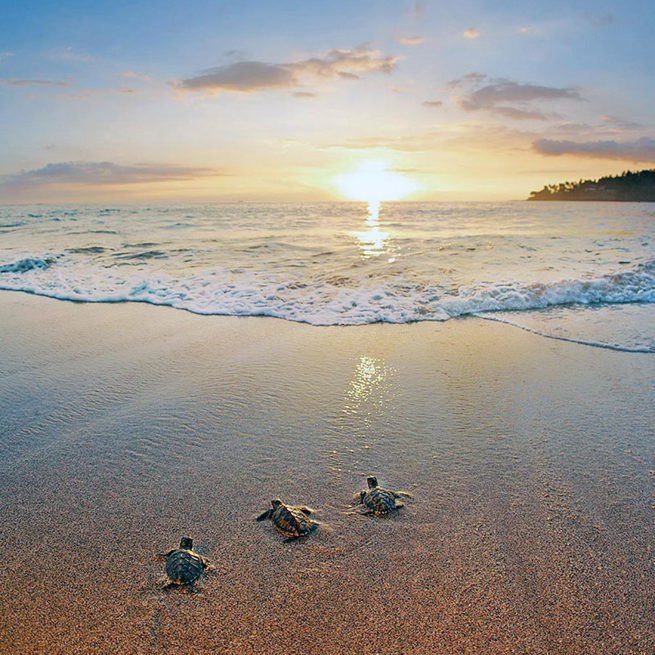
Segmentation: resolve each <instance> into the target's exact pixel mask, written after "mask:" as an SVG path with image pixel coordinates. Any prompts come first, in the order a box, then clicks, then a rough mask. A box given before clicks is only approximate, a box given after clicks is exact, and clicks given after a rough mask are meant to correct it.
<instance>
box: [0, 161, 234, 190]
mask: <svg viewBox="0 0 655 655" xmlns="http://www.w3.org/2000/svg"><path fill="white" fill-rule="evenodd" d="M221 174H222V173H221V172H220V171H217V170H214V169H211V168H191V167H184V166H169V165H167V164H135V165H132V166H130V165H123V164H116V163H113V162H108V161H103V162H89V161H68V162H56V163H51V164H47V165H46V166H43V167H42V168H35V169H32V170H28V171H20V172H18V173H14V174H12V175H4V176H1V177H0V186H5V187H21V188H24V187H38V186H44V185H48V184H76V185H103V184H108V185H111V184H144V183H148V182H171V181H176V180H190V179H194V178H198V177H208V176H216V175H221Z"/></svg>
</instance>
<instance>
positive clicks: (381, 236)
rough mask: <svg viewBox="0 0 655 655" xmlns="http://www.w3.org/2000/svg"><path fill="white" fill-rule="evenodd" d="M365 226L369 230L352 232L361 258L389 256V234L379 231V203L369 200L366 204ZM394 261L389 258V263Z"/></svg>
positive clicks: (392, 258)
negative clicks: (356, 240)
mask: <svg viewBox="0 0 655 655" xmlns="http://www.w3.org/2000/svg"><path fill="white" fill-rule="evenodd" d="M366 225H368V226H369V228H370V229H368V230H365V231H363V232H353V233H352V234H353V236H355V237H356V238H357V239H358V241H359V247H360V250H361V254H362V257H364V259H368V258H369V257H379V256H380V255H385V254H389V248H388V241H389V237H390V233H389V232H386V231H384V230H382V229H380V202H379V201H376V200H371V201H370V202H369V203H368V215H367V217H366ZM393 261H395V258H394V257H390V258H389V263H391V262H393Z"/></svg>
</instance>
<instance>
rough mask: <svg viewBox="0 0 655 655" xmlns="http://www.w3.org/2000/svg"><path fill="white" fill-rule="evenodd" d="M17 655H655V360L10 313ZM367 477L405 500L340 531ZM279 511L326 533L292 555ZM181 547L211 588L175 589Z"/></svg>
mask: <svg viewBox="0 0 655 655" xmlns="http://www.w3.org/2000/svg"><path fill="white" fill-rule="evenodd" d="M0 326H1V328H0V330H1V339H0V448H1V452H2V456H1V459H0V544H1V545H2V549H3V553H2V556H3V564H4V565H3V567H2V570H1V571H0V595H1V598H0V652H2V653H20V654H29V653H39V654H42V653H47V654H57V653H62V654H67V655H69V654H75V653H86V654H88V653H102V654H105V653H106V654H109V653H121V654H131V653H144V654H146V653H147V654H150V653H153V654H154V653H158V654H159V653H161V654H162V655H163V654H167V655H168V654H175V653H185V654H186V653H193V654H194V655H199V654H210V653H211V654H214V655H215V654H223V653H225V654H228V653H229V654H234V655H240V654H249V653H257V654H272V655H276V654H278V653H279V654H281V653H285V654H287V655H288V654H290V653H302V654H307V653H312V654H316V653H321V654H322V653H325V654H327V655H332V654H346V653H348V654H350V653H353V654H355V653H356V654H371V655H372V654H374V653H376V654H380V655H387V654H388V655H399V654H405V655H408V654H414V653H438V654H449V653H457V654H460V655H461V654H465V653H471V654H473V653H475V654H480V655H495V654H496V653H522V654H537V653H539V654H548V655H554V654H562V655H564V654H566V655H571V654H578V653H579V654H581V655H582V654H584V655H594V654H599V655H601V654H602V655H609V654H612V655H614V654H617V655H629V654H633V653H634V654H636V653H640V654H644V655H645V654H648V655H652V653H653V652H654V649H655V580H654V577H655V539H654V535H655V509H654V508H653V505H654V504H655V498H654V496H653V493H654V491H655V471H654V469H655V403H654V402H653V398H655V358H654V357H653V356H649V355H635V354H627V353H619V352H612V351H608V350H600V349H595V348H590V347H585V346H579V345H576V344H571V343H562V342H557V341H553V340H547V339H543V338H540V337H538V336H535V335H532V334H528V333H526V332H522V331H520V330H518V329H515V328H511V327H508V326H505V325H500V324H497V323H492V322H488V321H483V320H480V319H466V320H460V321H450V322H447V323H442V324H428V323H423V324H416V325H374V326H366V327H355V328H316V327H309V326H305V325H298V324H293V323H289V322H284V321H278V320H274V319H265V318H249V319H240V318H221V317H201V316H194V315H191V314H187V313H184V312H180V311H175V310H171V309H166V308H158V307H151V306H145V305H79V304H71V303H65V302H59V301H54V300H48V299H44V298H36V297H30V296H27V295H23V294H15V293H2V294H0ZM368 473H375V474H377V475H378V476H379V478H380V480H381V482H383V483H385V484H387V485H388V486H391V487H395V488H399V489H406V490H409V491H412V492H413V493H414V494H415V496H416V498H415V500H414V501H409V502H408V506H407V508H406V509H405V510H404V511H403V512H402V513H400V514H399V515H398V516H396V517H394V518H391V519H386V520H374V519H370V518H364V517H357V516H355V517H353V516H347V515H345V514H344V513H343V510H344V509H345V508H346V505H347V503H348V502H349V500H350V498H351V495H352V493H353V492H354V491H355V490H356V489H358V488H360V487H361V486H362V485H363V483H364V478H365V476H366V474H368ZM276 496H280V497H281V498H283V499H284V500H287V501H288V502H294V503H303V504H309V505H312V506H315V507H317V508H319V509H320V510H321V513H320V518H321V520H323V521H324V522H325V523H326V525H324V526H322V527H321V528H320V529H319V531H318V533H317V534H316V535H315V536H313V537H312V538H311V539H310V540H309V541H308V542H306V543H304V544H285V543H283V542H282V539H281V538H280V537H279V536H278V535H276V534H275V533H274V532H273V530H272V529H271V525H270V523H264V524H260V523H256V522H255V520H254V517H255V516H256V515H257V514H258V513H260V512H261V511H263V510H264V509H266V508H267V507H268V505H269V503H270V499H271V498H273V497H276ZM185 534H190V535H191V536H193V537H194V538H195V540H196V544H197V545H198V547H199V550H201V551H202V552H203V553H204V554H206V555H207V556H208V557H209V558H210V559H211V560H213V561H214V562H215V564H216V566H217V572H216V574H215V575H212V576H211V577H209V578H207V579H206V580H205V581H203V582H202V583H201V585H200V588H201V593H199V594H196V595H189V594H186V593H179V592H170V593H164V592H162V591H161V589H160V580H161V579H162V574H163V567H162V564H161V563H159V562H157V561H155V560H154V558H153V556H154V554H156V553H157V552H161V551H165V550H168V549H169V548H171V547H173V546H175V545H176V544H177V543H178V541H179V539H180V537H181V536H182V535H185Z"/></svg>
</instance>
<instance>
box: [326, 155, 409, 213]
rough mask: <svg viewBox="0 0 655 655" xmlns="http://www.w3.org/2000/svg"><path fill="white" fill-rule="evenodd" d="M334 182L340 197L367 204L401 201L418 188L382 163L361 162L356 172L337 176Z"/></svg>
mask: <svg viewBox="0 0 655 655" xmlns="http://www.w3.org/2000/svg"><path fill="white" fill-rule="evenodd" d="M334 181H335V183H336V186H337V187H338V189H339V191H340V193H341V194H342V195H344V196H346V197H347V198H350V199H351V200H364V201H366V202H368V203H369V204H375V203H380V202H383V201H385V200H402V199H403V198H405V197H406V196H408V195H409V194H410V193H413V192H414V191H416V190H417V188H418V185H417V184H416V182H414V181H413V180H411V179H410V178H408V177H407V176H405V175H401V174H400V173H396V172H394V171H393V170H389V168H388V166H387V164H386V163H385V162H382V161H366V162H362V163H361V164H360V165H359V166H358V167H357V169H356V170H354V171H352V172H350V173H344V174H343V175H338V176H337V177H336V178H335V180H334Z"/></svg>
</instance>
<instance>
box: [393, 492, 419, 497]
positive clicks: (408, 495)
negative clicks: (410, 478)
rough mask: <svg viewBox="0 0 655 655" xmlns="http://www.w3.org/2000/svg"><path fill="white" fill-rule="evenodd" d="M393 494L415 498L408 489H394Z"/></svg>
mask: <svg viewBox="0 0 655 655" xmlns="http://www.w3.org/2000/svg"><path fill="white" fill-rule="evenodd" d="M393 495H394V496H395V497H396V498H414V496H412V494H410V493H409V492H408V491H394V492H393Z"/></svg>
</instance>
